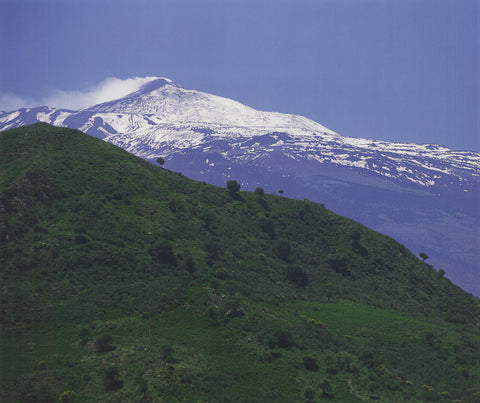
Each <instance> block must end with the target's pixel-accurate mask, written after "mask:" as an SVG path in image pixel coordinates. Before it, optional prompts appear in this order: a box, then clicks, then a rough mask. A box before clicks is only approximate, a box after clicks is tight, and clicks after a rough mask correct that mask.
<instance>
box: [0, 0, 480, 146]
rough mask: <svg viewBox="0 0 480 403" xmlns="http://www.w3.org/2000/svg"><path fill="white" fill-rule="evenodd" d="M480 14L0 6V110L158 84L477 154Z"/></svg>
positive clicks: (143, 0)
mask: <svg viewBox="0 0 480 403" xmlns="http://www.w3.org/2000/svg"><path fill="white" fill-rule="evenodd" d="M479 18H480V1H477V0H395V1H394V0H238V1H237V0H0V50H1V52H0V110H7V109H13V108H16V107H19V106H20V105H28V106H33V105H36V104H37V105H38V104H42V103H45V102H46V101H49V102H54V101H55V102H57V103H61V102H62V99H63V100H64V102H65V106H68V105H69V103H68V101H69V100H70V101H71V100H72V95H74V96H75V99H79V100H83V101H85V102H87V101H88V100H89V99H90V98H89V97H90V96H91V97H92V100H93V99H96V100H98V99H99V98H98V97H99V96H100V99H101V97H102V96H107V95H108V94H110V95H111V94H116V93H117V92H118V91H120V92H122V91H121V89H122V88H123V87H125V86H126V87H128V85H130V84H132V82H134V81H132V80H127V79H131V78H134V77H146V76H163V77H168V78H171V79H172V80H173V81H175V82H176V83H178V84H179V85H181V86H183V87H185V88H190V89H196V90H200V91H205V92H209V93H212V94H215V95H220V96H225V97H228V98H232V99H235V100H237V101H240V102H242V103H245V104H247V105H249V106H252V107H254V108H257V109H261V110H267V111H278V112H288V113H295V114H300V115H304V116H307V117H309V118H311V119H314V120H315V121H317V122H319V123H321V124H323V125H325V126H327V127H328V128H330V129H332V130H335V131H337V132H338V133H340V134H344V135H348V136H353V137H366V138H377V139H383V140H389V141H405V142H406V141H409V142H419V143H426V142H431V143H438V144H443V145H447V146H450V147H453V148H455V149H470V150H477V151H480V111H479V106H480V105H479V87H480V20H479ZM124 80H125V81H124ZM115 91H117V92H115ZM102 94H103V95H102ZM95 97H97V98H95ZM107 97H108V96H107ZM95 102H97V101H95ZM95 102H93V103H95Z"/></svg>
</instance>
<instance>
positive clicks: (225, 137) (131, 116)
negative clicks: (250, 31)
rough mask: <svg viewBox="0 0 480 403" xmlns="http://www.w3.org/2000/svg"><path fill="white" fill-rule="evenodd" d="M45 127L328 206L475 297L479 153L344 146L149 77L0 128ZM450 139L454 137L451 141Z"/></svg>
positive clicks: (5, 120) (323, 131)
mask: <svg viewBox="0 0 480 403" xmlns="http://www.w3.org/2000/svg"><path fill="white" fill-rule="evenodd" d="M36 122H46V123H49V124H52V125H55V126H65V127H70V128H75V129H79V130H81V131H83V132H85V133H87V134H89V135H91V136H94V137H97V138H99V139H103V140H105V141H107V142H109V143H112V144H115V145H117V146H120V147H121V148H123V149H125V150H127V151H128V152H130V153H133V154H135V155H137V156H140V157H142V158H144V159H146V160H149V161H151V162H155V160H156V159H157V158H158V157H162V158H163V159H164V160H165V166H166V167H167V168H168V169H170V170H173V171H179V172H181V173H182V174H184V175H186V176H188V177H190V178H192V179H195V180H200V181H205V182H208V183H211V184H215V185H220V186H224V185H225V182H226V181H228V180H230V179H235V180H237V181H238V182H239V183H240V184H241V185H242V189H246V190H253V189H255V188H256V187H262V188H264V189H265V191H266V192H269V193H276V192H279V191H280V192H281V193H283V194H285V196H288V197H292V198H297V199H309V200H311V201H314V202H318V203H321V204H326V205H327V207H328V208H329V209H331V210H333V211H335V212H336V213H338V214H341V215H344V216H347V217H350V218H353V219H355V220H357V221H359V222H361V223H362V224H364V225H367V226H368V227H371V228H372V229H375V230H377V231H379V232H382V233H384V234H387V235H389V236H391V237H393V238H395V239H396V240H398V241H400V242H401V243H403V244H405V245H406V246H407V247H408V248H409V249H410V250H411V251H412V252H413V253H415V254H417V255H418V253H420V252H424V253H426V254H427V255H428V256H430V259H429V262H430V263H431V264H433V265H434V266H435V267H436V268H437V269H443V270H445V271H446V276H447V277H448V278H450V279H451V280H452V281H453V282H455V283H456V284H458V285H459V286H461V287H462V288H463V289H465V290H467V291H469V292H471V293H473V294H476V295H480V283H479V282H478V276H479V273H480V263H479V262H480V236H479V233H478V228H479V221H480V210H479V207H478V206H479V203H478V201H479V197H480V194H479V193H480V153H478V152H468V151H455V150H452V149H449V148H446V147H443V146H440V145H432V144H403V143H389V142H385V141H379V140H368V139H361V138H352V137H345V136H341V135H340V134H338V133H336V132H334V131H332V130H329V129H327V128H326V127H324V126H322V125H320V124H318V123H316V122H314V121H312V120H310V119H308V118H305V117H301V116H297V115H290V114H282V113H274V112H261V111H257V110H255V109H252V108H250V107H247V106H245V105H243V104H241V103H238V102H236V101H233V100H230V99H226V98H221V97H218V96H214V95H211V94H207V93H203V92H198V91H194V90H187V89H184V88H182V87H180V86H178V85H177V84H175V83H173V82H172V81H171V80H169V79H165V78H156V79H152V80H151V81H150V82H148V83H147V84H144V85H143V86H141V87H140V88H139V89H138V90H137V91H135V92H133V93H131V94H128V95H127V96H125V97H123V98H120V99H116V100H113V101H110V102H106V103H101V104H98V105H94V106H91V107H88V108H85V109H82V110H76V111H74V110H66V109H55V108H51V107H47V106H43V107H37V108H22V109H18V110H16V111H10V112H0V130H2V131H4V130H7V129H10V128H15V127H20V126H25V125H29V124H32V123H36ZM452 135H454V134H452Z"/></svg>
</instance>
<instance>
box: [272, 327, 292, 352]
mask: <svg viewBox="0 0 480 403" xmlns="http://www.w3.org/2000/svg"><path fill="white" fill-rule="evenodd" d="M267 344H268V346H269V347H270V348H274V347H280V348H285V349H289V348H292V347H293V346H294V345H295V343H294V341H293V335H292V333H290V332H287V331H286V330H277V331H276V332H274V333H273V334H272V335H271V338H270V339H269V340H268V341H267Z"/></svg>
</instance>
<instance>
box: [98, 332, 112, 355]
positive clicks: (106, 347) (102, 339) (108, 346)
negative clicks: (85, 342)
mask: <svg viewBox="0 0 480 403" xmlns="http://www.w3.org/2000/svg"><path fill="white" fill-rule="evenodd" d="M112 343H113V337H112V335H111V334H103V335H101V336H98V337H97V339H96V340H95V349H96V350H97V353H106V352H108V351H112V350H115V346H112Z"/></svg>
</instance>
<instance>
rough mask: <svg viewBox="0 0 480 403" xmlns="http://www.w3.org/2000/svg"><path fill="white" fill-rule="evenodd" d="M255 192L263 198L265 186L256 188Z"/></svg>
mask: <svg viewBox="0 0 480 403" xmlns="http://www.w3.org/2000/svg"><path fill="white" fill-rule="evenodd" d="M255 193H256V195H257V196H258V197H259V198H260V199H261V198H262V197H263V195H264V194H265V190H263V188H261V187H258V188H256V189H255Z"/></svg>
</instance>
